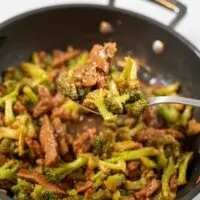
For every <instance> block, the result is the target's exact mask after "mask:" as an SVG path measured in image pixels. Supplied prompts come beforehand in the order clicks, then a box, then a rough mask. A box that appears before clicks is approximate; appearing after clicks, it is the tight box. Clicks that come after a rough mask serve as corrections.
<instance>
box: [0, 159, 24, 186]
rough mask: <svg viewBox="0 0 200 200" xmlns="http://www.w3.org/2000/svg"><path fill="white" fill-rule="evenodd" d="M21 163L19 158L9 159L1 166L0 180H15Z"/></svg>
mask: <svg viewBox="0 0 200 200" xmlns="http://www.w3.org/2000/svg"><path fill="white" fill-rule="evenodd" d="M20 165H21V164H20V162H19V161H17V160H8V161H7V162H6V163H4V164H3V165H2V166H1V167H0V180H8V181H12V182H15V180H16V172H17V171H18V170H19V168H20Z"/></svg>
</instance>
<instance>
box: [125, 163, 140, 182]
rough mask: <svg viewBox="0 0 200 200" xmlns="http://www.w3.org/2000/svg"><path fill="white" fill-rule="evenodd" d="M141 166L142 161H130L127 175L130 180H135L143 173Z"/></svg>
mask: <svg viewBox="0 0 200 200" xmlns="http://www.w3.org/2000/svg"><path fill="white" fill-rule="evenodd" d="M139 166H140V162H139V161H137V160H133V161H130V162H129V163H128V165H127V175H128V177H129V178H130V180H132V181H134V180H136V179H137V178H138V177H139V176H140V175H141V171H140V169H139Z"/></svg>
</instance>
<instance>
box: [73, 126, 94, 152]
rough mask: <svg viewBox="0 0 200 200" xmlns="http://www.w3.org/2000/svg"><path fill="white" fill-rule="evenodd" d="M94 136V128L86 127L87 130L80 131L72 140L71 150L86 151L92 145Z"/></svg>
mask: <svg viewBox="0 0 200 200" xmlns="http://www.w3.org/2000/svg"><path fill="white" fill-rule="evenodd" d="M95 137H96V129H95V128H92V129H88V131H87V132H84V133H82V134H81V135H80V136H78V137H77V138H76V140H75V141H74V142H73V151H74V153H75V154H81V153H86V152H88V151H89V150H90V148H91V147H92V144H93V142H94V139H95Z"/></svg>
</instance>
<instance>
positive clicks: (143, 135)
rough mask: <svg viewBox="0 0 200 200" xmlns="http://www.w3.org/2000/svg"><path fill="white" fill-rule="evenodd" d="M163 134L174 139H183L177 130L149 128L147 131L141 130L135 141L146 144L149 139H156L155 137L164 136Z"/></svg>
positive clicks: (182, 135)
mask: <svg viewBox="0 0 200 200" xmlns="http://www.w3.org/2000/svg"><path fill="white" fill-rule="evenodd" d="M165 134H167V135H171V136H173V137H174V138H176V139H183V138H185V136H184V134H183V133H182V132H180V131H177V130H173V129H154V128H149V129H147V130H143V131H140V132H139V133H137V135H136V137H135V139H136V140H137V141H139V142H147V141H148V140H149V139H150V138H151V137H156V136H159V135H165Z"/></svg>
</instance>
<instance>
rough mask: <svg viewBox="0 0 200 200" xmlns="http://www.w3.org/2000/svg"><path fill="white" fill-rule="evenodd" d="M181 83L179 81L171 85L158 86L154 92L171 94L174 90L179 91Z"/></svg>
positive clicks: (159, 94)
mask: <svg viewBox="0 0 200 200" xmlns="http://www.w3.org/2000/svg"><path fill="white" fill-rule="evenodd" d="M180 86H181V85H180V83H179V82H175V83H173V84H171V85H168V86H163V87H161V88H156V89H155V90H154V91H153V93H154V94H155V95H157V96H167V95H170V94H172V93H174V92H177V91H178V90H179V89H180Z"/></svg>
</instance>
